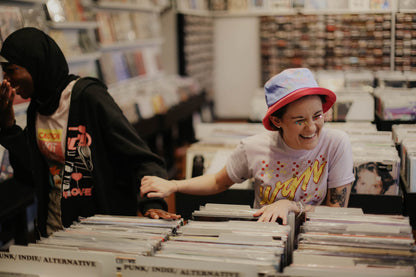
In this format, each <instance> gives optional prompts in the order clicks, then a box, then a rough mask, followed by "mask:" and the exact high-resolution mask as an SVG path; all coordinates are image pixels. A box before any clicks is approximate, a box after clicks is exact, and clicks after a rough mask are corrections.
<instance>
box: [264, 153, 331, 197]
mask: <svg viewBox="0 0 416 277" xmlns="http://www.w3.org/2000/svg"><path fill="white" fill-rule="evenodd" d="M326 164H327V162H323V163H322V164H321V165H319V161H317V160H315V162H314V163H313V165H312V166H309V167H308V168H306V170H305V171H304V172H303V173H302V174H301V175H300V176H299V177H297V176H294V177H292V178H290V179H288V180H286V181H284V182H283V183H282V182H281V181H278V182H277V183H276V184H275V187H274V189H273V190H272V189H271V187H270V186H267V187H266V189H263V187H262V186H260V198H261V199H262V200H261V201H260V205H265V204H267V205H268V204H272V203H273V202H274V201H275V200H276V197H277V195H278V193H279V192H281V193H282V196H283V197H285V198H286V199H288V200H293V199H295V195H296V191H297V190H298V188H299V187H301V189H302V190H303V191H306V189H307V185H308V183H309V181H310V178H311V176H312V174H313V181H314V183H315V184H317V183H318V182H319V180H320V178H321V176H322V173H323V170H324V168H325V166H326Z"/></svg>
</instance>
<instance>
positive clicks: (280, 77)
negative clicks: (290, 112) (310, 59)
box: [263, 68, 337, 131]
mask: <svg viewBox="0 0 416 277" xmlns="http://www.w3.org/2000/svg"><path fill="white" fill-rule="evenodd" d="M264 91H265V97H266V103H267V106H268V110H267V113H266V115H265V116H264V118H263V125H264V127H265V128H266V129H267V130H271V131H275V130H276V129H275V128H273V125H272V124H271V123H270V116H271V115H272V114H273V113H274V112H275V111H277V110H278V109H280V108H282V107H283V106H285V105H287V104H289V103H291V102H293V101H295V100H297V99H299V98H301V97H303V96H306V95H324V96H325V99H326V103H323V104H322V108H323V112H324V113H325V112H326V111H328V110H329V109H330V108H331V107H332V105H333V104H334V103H335V101H336V99H337V97H336V95H335V93H333V92H332V91H330V90H329V89H326V88H321V87H319V86H318V83H317V82H316V81H315V78H314V77H313V74H312V72H311V71H310V70H309V69H307V68H290V69H286V70H284V71H282V72H281V73H279V74H277V75H275V76H273V77H272V78H270V79H269V80H268V81H267V83H266V84H265V85H264Z"/></svg>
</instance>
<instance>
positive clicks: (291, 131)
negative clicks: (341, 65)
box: [271, 95, 324, 150]
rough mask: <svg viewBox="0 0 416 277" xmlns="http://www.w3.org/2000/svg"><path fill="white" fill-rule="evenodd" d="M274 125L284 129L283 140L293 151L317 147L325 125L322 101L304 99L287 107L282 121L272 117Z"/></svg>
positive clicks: (313, 97)
mask: <svg viewBox="0 0 416 277" xmlns="http://www.w3.org/2000/svg"><path fill="white" fill-rule="evenodd" d="M271 121H272V122H273V124H274V125H275V126H276V127H278V128H282V131H283V132H282V133H283V140H284V141H285V143H286V144H287V145H288V146H290V147H291V148H293V149H298V150H300V149H304V150H311V149H313V148H315V147H316V145H317V144H318V140H319V135H320V132H321V130H322V127H323V125H324V119H323V109H322V101H321V98H320V97H319V96H316V95H312V96H306V97H302V98H300V99H298V100H296V101H294V102H292V103H290V104H288V106H287V110H286V112H285V114H284V115H283V117H282V118H281V119H279V118H277V117H274V116H272V117H271Z"/></svg>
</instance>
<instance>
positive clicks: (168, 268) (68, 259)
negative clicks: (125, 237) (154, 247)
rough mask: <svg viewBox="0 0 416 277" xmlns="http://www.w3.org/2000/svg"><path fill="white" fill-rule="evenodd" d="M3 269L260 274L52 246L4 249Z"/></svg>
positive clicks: (66, 273)
mask: <svg viewBox="0 0 416 277" xmlns="http://www.w3.org/2000/svg"><path fill="white" fill-rule="evenodd" d="M0 269H1V271H2V272H7V273H20V274H34V275H35V276H39V277H52V276H54V277H55V276H59V277H73V276H77V277H84V276H88V277H95V276H97V277H98V276H99V277H110V276H111V277H115V276H123V277H129V276H138V275H140V276H144V277H156V276H161V277H162V276H166V277H167V276H188V277H189V276H229V277H249V276H257V275H258V268H257V267H256V266H253V265H245V264H237V263H230V262H223V263H222V262H218V261H215V262H210V261H198V260H184V259H181V258H177V259H175V258H162V257H154V256H137V255H126V254H120V253H109V252H99V251H86V250H73V249H67V248H63V249H58V248H55V247H48V246H39V245H36V244H34V245H32V246H20V245H12V246H10V249H9V252H0Z"/></svg>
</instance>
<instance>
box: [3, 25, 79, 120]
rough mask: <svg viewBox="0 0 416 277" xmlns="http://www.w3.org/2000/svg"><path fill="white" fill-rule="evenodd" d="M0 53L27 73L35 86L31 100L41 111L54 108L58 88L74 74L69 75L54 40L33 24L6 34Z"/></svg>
mask: <svg viewBox="0 0 416 277" xmlns="http://www.w3.org/2000/svg"><path fill="white" fill-rule="evenodd" d="M0 56H1V57H2V58H3V59H4V60H7V62H8V63H12V64H16V65H20V66H23V67H24V68H26V70H27V71H28V72H29V73H30V75H31V76H32V79H33V86H34V90H35V91H34V94H33V95H32V97H31V102H32V103H31V104H35V103H33V102H36V105H37V110H38V112H39V113H40V114H43V115H51V114H53V113H54V112H55V111H56V109H57V108H58V106H59V100H60V97H61V93H62V91H63V90H64V89H65V87H66V86H67V85H68V84H69V82H71V81H72V80H75V79H76V78H77V77H78V76H75V75H69V69H68V63H67V61H66V59H65V57H64V54H63V53H62V51H61V49H60V48H59V46H58V45H57V44H56V42H55V41H54V40H53V39H52V38H51V37H50V36H49V35H47V34H46V33H44V32H43V31H41V30H39V29H36V28H32V27H26V28H22V29H19V30H17V31H15V32H13V33H12V34H10V35H9V36H8V37H7V38H6V39H5V41H4V42H3V46H2V48H1V51H0Z"/></svg>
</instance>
